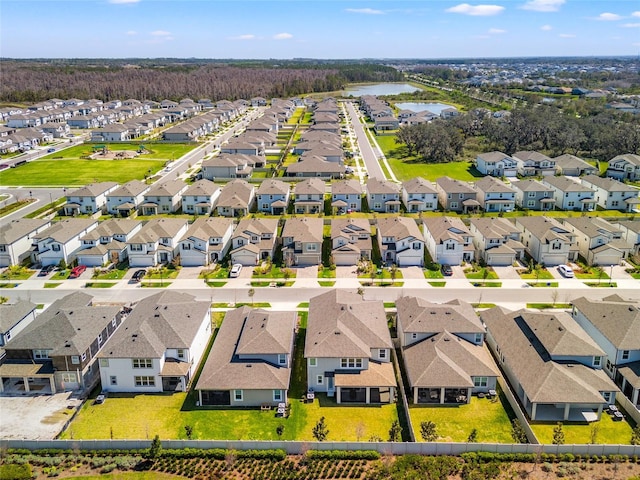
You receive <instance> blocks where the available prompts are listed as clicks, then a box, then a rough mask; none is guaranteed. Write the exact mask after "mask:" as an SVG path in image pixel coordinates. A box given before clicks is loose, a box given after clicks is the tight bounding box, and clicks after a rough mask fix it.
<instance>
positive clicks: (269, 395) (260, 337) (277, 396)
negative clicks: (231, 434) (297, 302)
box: [195, 306, 297, 408]
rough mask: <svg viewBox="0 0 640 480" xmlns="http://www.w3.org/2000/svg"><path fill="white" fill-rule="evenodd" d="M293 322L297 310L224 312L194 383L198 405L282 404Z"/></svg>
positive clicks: (242, 405)
mask: <svg viewBox="0 0 640 480" xmlns="http://www.w3.org/2000/svg"><path fill="white" fill-rule="evenodd" d="M296 321H297V314H296V312H276V311H267V310H262V309H251V308H249V307H246V306H245V307H240V308H237V309H235V310H230V311H228V312H227V314H226V315H225V317H224V321H223V322H222V326H221V327H220V329H219V330H218V333H217V335H216V340H215V342H214V343H213V347H212V348H211V352H210V353H209V356H208V358H207V361H206V362H205V364H204V367H203V369H202V373H201V374H200V377H199V378H198V383H197V384H196V386H195V389H196V391H197V392H198V399H199V400H200V405H202V406H208V405H216V406H231V407H257V406H260V407H261V408H262V407H264V406H274V407H277V406H279V405H280V404H282V403H284V404H286V403H287V395H288V391H289V383H290V377H291V366H292V363H293V343H294V339H295V333H294V330H295V328H296Z"/></svg>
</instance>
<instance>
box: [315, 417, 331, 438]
mask: <svg viewBox="0 0 640 480" xmlns="http://www.w3.org/2000/svg"><path fill="white" fill-rule="evenodd" d="M311 433H312V434H313V438H315V439H316V440H317V441H319V442H324V441H325V440H326V439H327V437H328V436H329V430H328V429H327V424H326V423H325V421H324V417H320V420H318V422H317V423H316V425H315V427H313V430H311Z"/></svg>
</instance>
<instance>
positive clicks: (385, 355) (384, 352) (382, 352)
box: [378, 348, 387, 359]
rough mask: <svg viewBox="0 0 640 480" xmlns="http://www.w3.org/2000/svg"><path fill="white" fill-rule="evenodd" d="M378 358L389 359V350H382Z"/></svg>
mask: <svg viewBox="0 0 640 480" xmlns="http://www.w3.org/2000/svg"><path fill="white" fill-rule="evenodd" d="M378 358H381V359H382V358H387V349H386V348H381V349H380V351H379V352H378Z"/></svg>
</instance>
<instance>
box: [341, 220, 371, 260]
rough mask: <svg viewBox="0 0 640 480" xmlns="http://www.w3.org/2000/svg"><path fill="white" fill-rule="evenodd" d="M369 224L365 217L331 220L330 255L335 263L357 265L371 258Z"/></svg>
mask: <svg viewBox="0 0 640 480" xmlns="http://www.w3.org/2000/svg"><path fill="white" fill-rule="evenodd" d="M372 248H373V246H372V243H371V225H369V220H368V219H366V218H335V219H333V220H331V257H332V258H333V263H334V264H335V265H340V266H345V265H357V264H358V262H360V261H361V260H370V259H371V249H372Z"/></svg>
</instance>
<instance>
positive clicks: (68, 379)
mask: <svg viewBox="0 0 640 480" xmlns="http://www.w3.org/2000/svg"><path fill="white" fill-rule="evenodd" d="M77 381H78V377H76V374H75V373H73V372H65V373H63V374H62V383H72V382H77Z"/></svg>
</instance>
